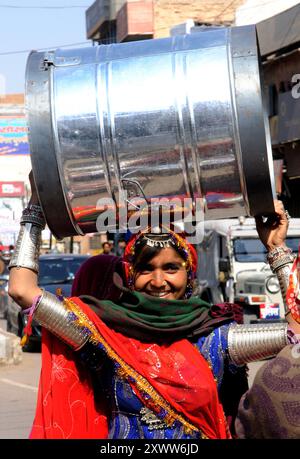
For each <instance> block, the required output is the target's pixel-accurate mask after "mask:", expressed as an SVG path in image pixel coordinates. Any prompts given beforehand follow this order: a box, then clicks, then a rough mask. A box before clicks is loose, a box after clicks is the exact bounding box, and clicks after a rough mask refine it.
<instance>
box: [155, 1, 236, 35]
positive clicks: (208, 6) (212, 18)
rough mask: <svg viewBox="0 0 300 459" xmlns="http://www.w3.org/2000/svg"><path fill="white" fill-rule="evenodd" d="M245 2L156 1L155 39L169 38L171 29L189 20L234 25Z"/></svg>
mask: <svg viewBox="0 0 300 459" xmlns="http://www.w3.org/2000/svg"><path fill="white" fill-rule="evenodd" d="M244 3H245V0H227V1H226V0H154V1H153V17H154V38H162V37H168V36H169V35H170V34H169V31H170V29H171V27H173V26H174V25H177V24H181V23H183V22H185V21H186V20H187V19H193V20H194V21H198V22H203V23H218V24H220V23H221V24H223V23H226V24H227V23H233V22H234V19H235V10H236V8H237V7H239V6H241V5H242V4H244Z"/></svg>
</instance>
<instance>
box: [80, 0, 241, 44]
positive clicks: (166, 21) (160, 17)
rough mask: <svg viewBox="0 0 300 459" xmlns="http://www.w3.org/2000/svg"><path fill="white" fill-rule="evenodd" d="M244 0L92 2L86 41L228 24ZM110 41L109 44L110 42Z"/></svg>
mask: <svg viewBox="0 0 300 459" xmlns="http://www.w3.org/2000/svg"><path fill="white" fill-rule="evenodd" d="M244 2H245V0H233V1H232V0H227V1H224V0H116V1H114V2H111V1H110V0H96V1H95V2H94V3H93V4H92V5H91V6H90V8H89V9H88V10H87V11H86V27H87V38H89V39H91V40H93V41H95V42H98V43H109V42H110V43H114V42H118V43H120V42H126V41H133V40H143V39H147V38H163V37H168V36H169V35H170V30H171V28H172V27H174V26H176V25H177V24H180V23H183V22H185V21H186V20H192V21H193V22H194V24H196V25H201V24H205V25H206V24H207V25H231V24H233V22H234V20H235V11H236V9H237V7H238V6H240V5H242V4H243V3H244ZM110 40H111V41H110Z"/></svg>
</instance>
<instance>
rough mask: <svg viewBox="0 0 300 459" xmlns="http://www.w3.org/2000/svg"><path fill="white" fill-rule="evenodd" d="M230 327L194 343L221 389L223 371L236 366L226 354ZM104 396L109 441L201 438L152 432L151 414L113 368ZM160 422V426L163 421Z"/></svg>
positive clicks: (162, 430) (166, 429)
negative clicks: (107, 414) (107, 404)
mask: <svg viewBox="0 0 300 459" xmlns="http://www.w3.org/2000/svg"><path fill="white" fill-rule="evenodd" d="M228 327H229V325H222V326H221V327H219V328H216V329H215V330H214V331H213V332H212V333H211V334H210V335H208V336H207V337H202V338H200V339H199V340H198V342H197V343H195V346H196V347H197V348H198V349H199V351H200V352H201V354H202V355H203V357H204V358H205V359H206V360H207V362H208V364H209V365H210V366H211V369H212V372H213V375H214V378H215V380H216V383H217V387H218V389H220V386H221V383H222V378H223V375H224V369H225V367H226V366H227V368H229V366H230V371H233V372H234V371H235V366H234V365H233V364H232V363H230V360H229V357H228V354H227V348H228V345H227V336H228ZM104 387H105V392H106V393H107V394H109V397H110V398H109V404H110V407H109V412H110V413H111V418H110V420H109V435H108V438H110V439H120V438H122V439H136V438H144V439H157V438H165V439H175V438H176V439H179V438H180V439H188V438H201V434H200V433H199V432H194V433H193V434H191V435H187V434H185V433H184V431H183V427H182V426H174V427H172V428H170V427H167V426H165V427H162V426H161V427H160V428H157V429H153V430H151V429H150V428H149V427H150V425H149V413H150V416H151V412H148V413H147V408H145V407H144V405H143V404H142V402H141V401H140V399H139V398H138V397H137V396H136V395H135V394H134V392H133V390H132V388H131V386H130V384H129V383H128V382H127V381H125V380H123V379H121V378H120V377H119V376H118V375H116V373H115V371H114V367H113V366H112V367H111V371H108V372H107V371H106V372H105V381H104ZM143 409H144V410H146V417H147V416H148V422H147V421H146V420H145V419H144V420H143V416H144V414H143V413H141V410H143ZM156 419H157V422H158V423H160V422H161V421H160V420H159V419H158V418H156Z"/></svg>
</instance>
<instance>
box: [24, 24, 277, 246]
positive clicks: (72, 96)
mask: <svg viewBox="0 0 300 459" xmlns="http://www.w3.org/2000/svg"><path fill="white" fill-rule="evenodd" d="M26 104H27V119H28V125H29V142H30V149H31V156H32V166H33V173H34V177H35V181H36V185H37V190H38V194H39V198H40V201H41V205H42V207H43V209H44V212H45V215H46V219H47V223H48V225H49V227H50V229H51V230H52V232H53V233H54V235H56V236H57V237H59V238H62V237H64V236H69V235H72V234H85V233H88V232H95V231H97V230H96V218H97V215H99V212H100V211H99V210H97V202H98V200H99V199H101V198H105V197H112V198H113V199H114V200H115V201H116V202H117V201H118V200H119V199H121V200H122V196H123V192H124V190H126V191H128V193H129V195H130V196H131V197H132V196H144V197H146V198H147V199H150V198H160V197H162V196H164V197H169V198H171V197H175V196H176V197H181V198H183V197H191V198H192V199H193V200H195V199H196V198H199V197H201V198H202V199H203V200H202V202H203V205H204V210H205V218H206V219H215V218H227V217H236V216H240V215H259V214H267V213H270V212H272V211H273V210H274V207H273V198H274V196H275V192H274V177H273V167H272V152H271V144H270V137H269V131H268V120H267V118H266V116H265V114H264V109H263V102H262V94H261V86H260V71H259V55H258V49H257V40H256V30H255V27H254V26H246V27H236V28H221V29H217V30H212V31H207V32H200V33H197V34H191V35H184V36H177V37H171V38H165V39H156V40H145V41H137V42H130V43H121V44H113V45H102V46H95V47H91V48H82V49H72V50H61V49H59V50H55V51H53V52H47V53H46V52H32V53H31V54H30V56H29V58H28V63H27V73H26ZM85 211H86V212H85Z"/></svg>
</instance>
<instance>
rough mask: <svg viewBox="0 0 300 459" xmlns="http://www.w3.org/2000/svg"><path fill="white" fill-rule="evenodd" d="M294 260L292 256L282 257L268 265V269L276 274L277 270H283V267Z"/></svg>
mask: <svg viewBox="0 0 300 459" xmlns="http://www.w3.org/2000/svg"><path fill="white" fill-rule="evenodd" d="M294 260H295V257H294V255H293V254H289V255H288V254H287V255H282V256H280V257H278V258H276V259H275V260H274V261H272V262H271V263H270V268H271V270H272V272H273V273H276V272H277V271H278V270H279V269H281V268H283V267H284V266H286V265H289V264H291V263H293V262H294Z"/></svg>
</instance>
